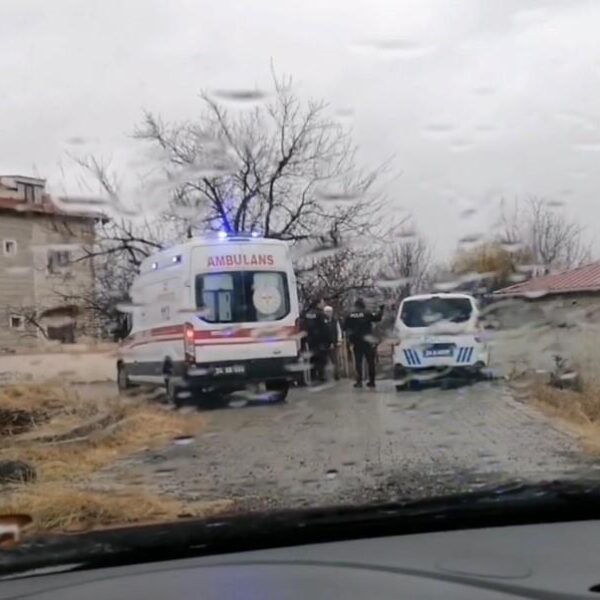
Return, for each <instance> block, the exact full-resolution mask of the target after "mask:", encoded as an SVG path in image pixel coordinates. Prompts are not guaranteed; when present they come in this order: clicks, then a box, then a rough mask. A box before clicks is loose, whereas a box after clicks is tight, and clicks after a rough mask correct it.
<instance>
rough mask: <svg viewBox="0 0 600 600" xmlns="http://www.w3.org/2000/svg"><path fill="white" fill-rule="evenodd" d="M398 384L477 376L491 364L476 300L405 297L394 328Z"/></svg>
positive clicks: (450, 295)
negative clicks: (454, 375) (453, 375)
mask: <svg viewBox="0 0 600 600" xmlns="http://www.w3.org/2000/svg"><path fill="white" fill-rule="evenodd" d="M395 333H396V338H397V342H396V344H395V346H394V355H393V361H394V379H395V380H396V388H397V389H403V388H404V387H405V385H406V384H407V383H409V382H410V381H411V380H417V381H418V380H425V379H431V378H436V377H439V376H441V375H447V374H454V373H459V374H463V375H468V376H476V375H478V374H479V373H480V372H481V370H482V369H483V368H484V367H487V366H488V364H489V348H488V344H487V343H486V341H485V339H484V332H483V329H482V327H481V325H480V323H479V310H478V308H477V302H476V300H475V298H474V297H473V296H470V295H468V294H458V293H439V294H422V295H418V296H409V297H407V298H405V299H404V300H403V301H402V302H401V304H400V307H399V309H398V315H397V317H396V323H395Z"/></svg>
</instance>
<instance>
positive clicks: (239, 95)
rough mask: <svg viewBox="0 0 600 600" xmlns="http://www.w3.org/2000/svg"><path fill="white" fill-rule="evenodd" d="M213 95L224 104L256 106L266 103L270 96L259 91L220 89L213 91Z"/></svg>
mask: <svg viewBox="0 0 600 600" xmlns="http://www.w3.org/2000/svg"><path fill="white" fill-rule="evenodd" d="M211 95H212V96H213V97H214V98H216V99H217V100H222V101H224V102H231V103H235V104H256V103H257V102H263V101H265V100H266V99H267V98H268V97H269V95H270V94H269V93H267V92H264V91H262V90H258V89H218V90H213V91H212V93H211Z"/></svg>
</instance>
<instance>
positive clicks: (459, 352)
mask: <svg viewBox="0 0 600 600" xmlns="http://www.w3.org/2000/svg"><path fill="white" fill-rule="evenodd" d="M463 350H464V348H459V350H458V356H457V357H456V362H457V363H459V362H460V361H461V359H462V354H463Z"/></svg>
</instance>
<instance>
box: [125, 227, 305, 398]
mask: <svg viewBox="0 0 600 600" xmlns="http://www.w3.org/2000/svg"><path fill="white" fill-rule="evenodd" d="M131 300H132V307H131V311H132V312H131V330H130V333H129V335H128V337H127V338H126V339H125V340H124V342H123V344H122V347H121V350H120V356H119V360H118V364H117V373H118V384H119V389H121V390H123V389H126V388H128V387H130V386H131V385H132V384H150V385H160V386H165V387H166V390H167V396H168V398H169V399H170V400H171V401H172V402H174V403H175V404H179V403H181V401H182V398H184V397H189V396H191V395H196V394H197V393H201V392H206V391H210V390H220V391H235V390H239V389H243V388H244V387H246V385H247V384H249V383H264V384H265V386H266V388H267V389H269V390H276V391H278V392H279V396H280V397H283V398H284V397H285V395H286V394H287V391H288V389H289V386H290V383H291V382H292V381H293V380H294V379H296V378H298V377H299V373H302V364H301V358H300V339H299V336H298V324H299V321H298V318H299V307H298V297H297V291H296V278H295V275H294V270H293V267H292V261H291V257H290V249H289V246H288V244H287V243H286V242H283V241H278V240H271V239H264V238H259V237H256V236H255V235H241V234H236V235H226V234H223V233H219V234H215V235H214V236H212V235H211V236H205V237H201V238H195V239H191V240H189V241H187V242H185V243H183V244H180V245H177V246H174V247H171V248H169V249H167V250H163V251H161V252H158V253H157V254H155V255H153V256H151V257H149V258H147V259H146V260H144V262H143V263H142V265H141V267H140V273H139V275H138V276H137V278H136V279H135V281H134V283H133V285H132V288H131Z"/></svg>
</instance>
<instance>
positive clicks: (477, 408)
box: [0, 0, 600, 570]
mask: <svg viewBox="0 0 600 600" xmlns="http://www.w3.org/2000/svg"><path fill="white" fill-rule="evenodd" d="M0 73H1V74H2V86H0V104H1V111H0V150H1V151H0V157H1V160H0V563H1V562H2V553H3V550H2V548H3V547H4V546H3V541H4V538H3V535H4V533H3V531H4V530H3V529H2V515H28V516H29V517H30V518H31V522H30V523H28V524H27V525H26V526H24V529H23V531H24V532H25V534H26V535H27V536H36V535H40V534H47V533H51V534H55V533H68V534H69V536H71V535H73V536H75V537H76V538H77V536H78V534H79V533H80V532H82V531H87V530H90V529H94V528H105V527H113V526H119V527H120V526H122V525H138V524H139V525H141V524H147V523H157V522H158V523H172V522H173V521H176V520H185V519H188V518H191V517H194V518H195V517H197V518H199V519H205V518H209V517H215V519H217V521H218V519H219V518H220V517H221V516H224V515H229V516H231V515H254V514H255V513H256V512H263V513H265V514H266V515H267V516H268V517H269V518H270V517H271V516H272V514H273V513H275V512H277V511H280V510H281V511H283V512H286V511H288V510H290V511H294V510H296V509H299V508H311V509H312V508H319V509H321V508H325V507H329V508H333V509H337V508H338V507H340V506H350V507H355V506H357V505H361V506H367V507H373V506H379V505H381V504H387V503H394V502H405V501H407V502H408V501H412V500H415V501H421V500H427V499H430V498H434V497H439V496H446V495H454V494H459V493H463V492H473V491H476V490H480V489H482V488H488V487H489V488H496V487H497V486H501V485H511V484H512V482H527V483H529V482H533V483H537V482H541V481H545V480H547V479H552V480H562V479H565V478H571V479H575V480H579V479H584V478H592V479H594V478H595V479H596V480H598V481H600V459H599V456H600V455H599V454H598V452H597V449H598V448H600V351H599V341H598V340H599V335H598V328H599V327H600V236H599V233H600V219H598V218H596V217H597V216H598V217H600V203H599V202H598V197H599V194H598V190H599V189H600V169H599V168H598V162H599V160H600V2H593V1H589V0H569V1H567V0H564V1H561V0H496V1H491V0H487V1H486V0H453V1H452V2H450V1H447V0H368V1H367V0H328V1H323V2H317V1H316V0H305V1H296V2H293V3H290V2H285V1H282V0H279V1H278V0H261V1H260V2H250V1H248V2H243V1H241V0H237V1H233V2H218V1H217V0H202V1H195V2H194V1H190V0H170V1H169V2H167V1H159V0H127V1H120V2H117V1H111V0H105V1H104V2H100V1H95V2H90V1H87V2H86V1H83V0H82V1H80V2H76V1H75V0H52V1H49V0H45V1H43V0H1V1H0ZM596 179H598V182H596ZM451 521H452V517H451V516H450V517H449V518H448V520H446V521H444V523H451ZM261 522H262V521H261ZM442 526H444V525H443V524H441V525H440V527H442ZM449 526H450V525H449ZM261 527H262V526H261ZM225 529H226V528H223V531H224V530H225ZM351 529H352V528H349V531H350V530H351ZM11 531H12V530H11ZM290 531H297V528H291V529H290ZM11 535H12V534H11ZM298 535H299V534H298ZM257 536H258V532H257ZM286 539H287V538H286ZM295 539H299V538H298V536H297V535H296V534H293V533H290V541H291V542H293V541H294V540H295ZM556 543H559V542H558V541H557V542H556ZM107 551H108V550H107ZM98 552H99V553H101V552H104V549H103V548H100V549H99V550H98ZM38 566H39V565H38ZM0 570H1V565H0Z"/></svg>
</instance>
